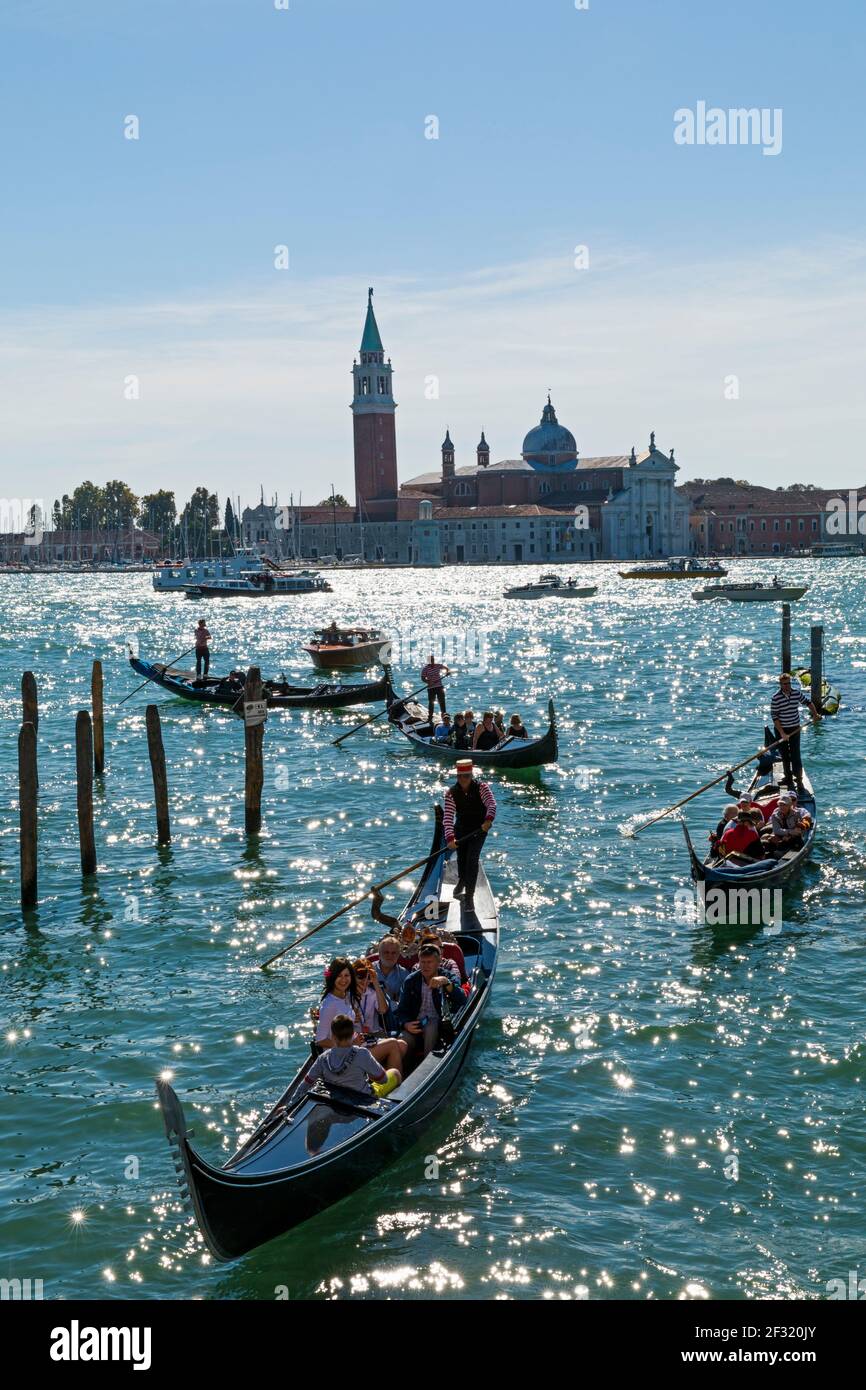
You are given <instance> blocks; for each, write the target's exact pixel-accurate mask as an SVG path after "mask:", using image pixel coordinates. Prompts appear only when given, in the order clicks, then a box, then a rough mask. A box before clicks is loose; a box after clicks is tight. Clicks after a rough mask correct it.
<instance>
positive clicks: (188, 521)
mask: <svg viewBox="0 0 866 1390" xmlns="http://www.w3.org/2000/svg"><path fill="white" fill-rule="evenodd" d="M219 516H220V513H219V501H218V500H217V497H216V494H215V493H213V492H208V490H207V488H206V487H197V488H196V490H195V492H194V493H193V495H192V497H191V498H190V499H189V501H188V502H187V504H186V506H185V507H184V509H183V511H182V512H181V514H180V527H181V532H182V533H183V540H184V546H185V549H186V552H187V554H188V555H190V556H192V557H193V558H200V557H202V556H205V555H207V554H208V550H209V546H210V539H211V531H213V530H215V529H218V527H219Z"/></svg>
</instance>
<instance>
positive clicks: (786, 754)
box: [770, 671, 821, 795]
mask: <svg viewBox="0 0 866 1390" xmlns="http://www.w3.org/2000/svg"><path fill="white" fill-rule="evenodd" d="M801 705H805V706H806V708H807V709H808V710H809V713H810V714H811V716H812V720H813V723H815V724H817V722H818V720H819V719H820V718H821V715H820V712H819V710H818V709H817V708H816V706H815V704H814V703H813V701H812V700H810V699H809V697H808V695H804V694H803V692H802V690H798V691H795V690H794V688H793V686H792V684H791V677H790V675H789V674H788V672H787V671H783V673H782V675H781V676H780V677H779V689H778V690H777V691H776V693H775V695H774V696H773V698H772V700H771V701H770V718H771V719H772V721H773V728H774V729H775V730H776V733H777V735H778V736H779V738H784V740H785V742H784V743H783V744H782V746H781V753H782V766H783V768H784V770H785V776H784V785H785V786H786V787H793V786H795V785H796V788H797V791H798V792H799V793H800V794H801V795H802V793H803V761H802V759H801V757H800V706H801Z"/></svg>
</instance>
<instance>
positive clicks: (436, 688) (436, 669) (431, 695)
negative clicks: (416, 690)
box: [421, 652, 451, 724]
mask: <svg viewBox="0 0 866 1390" xmlns="http://www.w3.org/2000/svg"><path fill="white" fill-rule="evenodd" d="M450 674H451V672H450V671H449V670H448V667H447V666H444V665H443V664H442V662H441V661H437V660H436V659H435V657H434V656H433V653H432V652H431V653H430V660H429V661H428V662H427V665H426V666H425V667H424V669H423V670H422V672H421V679H422V681H423V682H424V684H425V685H426V687H427V718H428V719H429V721H430V723H431V724H432V723H433V709H434V706H435V704H436V701H437V700H438V701H439V708H440V710H441V711H442V713H443V714H444V713H445V686H444V685H443V684H442V677H443V676H450Z"/></svg>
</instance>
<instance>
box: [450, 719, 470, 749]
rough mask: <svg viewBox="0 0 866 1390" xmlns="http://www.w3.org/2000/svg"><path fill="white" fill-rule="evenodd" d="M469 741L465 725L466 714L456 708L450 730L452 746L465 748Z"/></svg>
mask: <svg viewBox="0 0 866 1390" xmlns="http://www.w3.org/2000/svg"><path fill="white" fill-rule="evenodd" d="M470 742H471V738H470V734H469V730H468V728H467V727H466V715H465V714H461V713H460V711H459V710H458V711H457V713H456V714H455V716H454V725H453V728H452V730H451V744H452V747H454V748H460V749H466V748H468V747H469V745H470Z"/></svg>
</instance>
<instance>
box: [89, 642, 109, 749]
mask: <svg viewBox="0 0 866 1390" xmlns="http://www.w3.org/2000/svg"><path fill="white" fill-rule="evenodd" d="M90 704H91V707H92V709H93V771H94V773H95V774H96V776H97V777H101V776H102V774H103V772H104V771H105V725H104V723H103V718H102V662H101V661H94V663H93V670H92V671H91V673H90Z"/></svg>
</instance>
